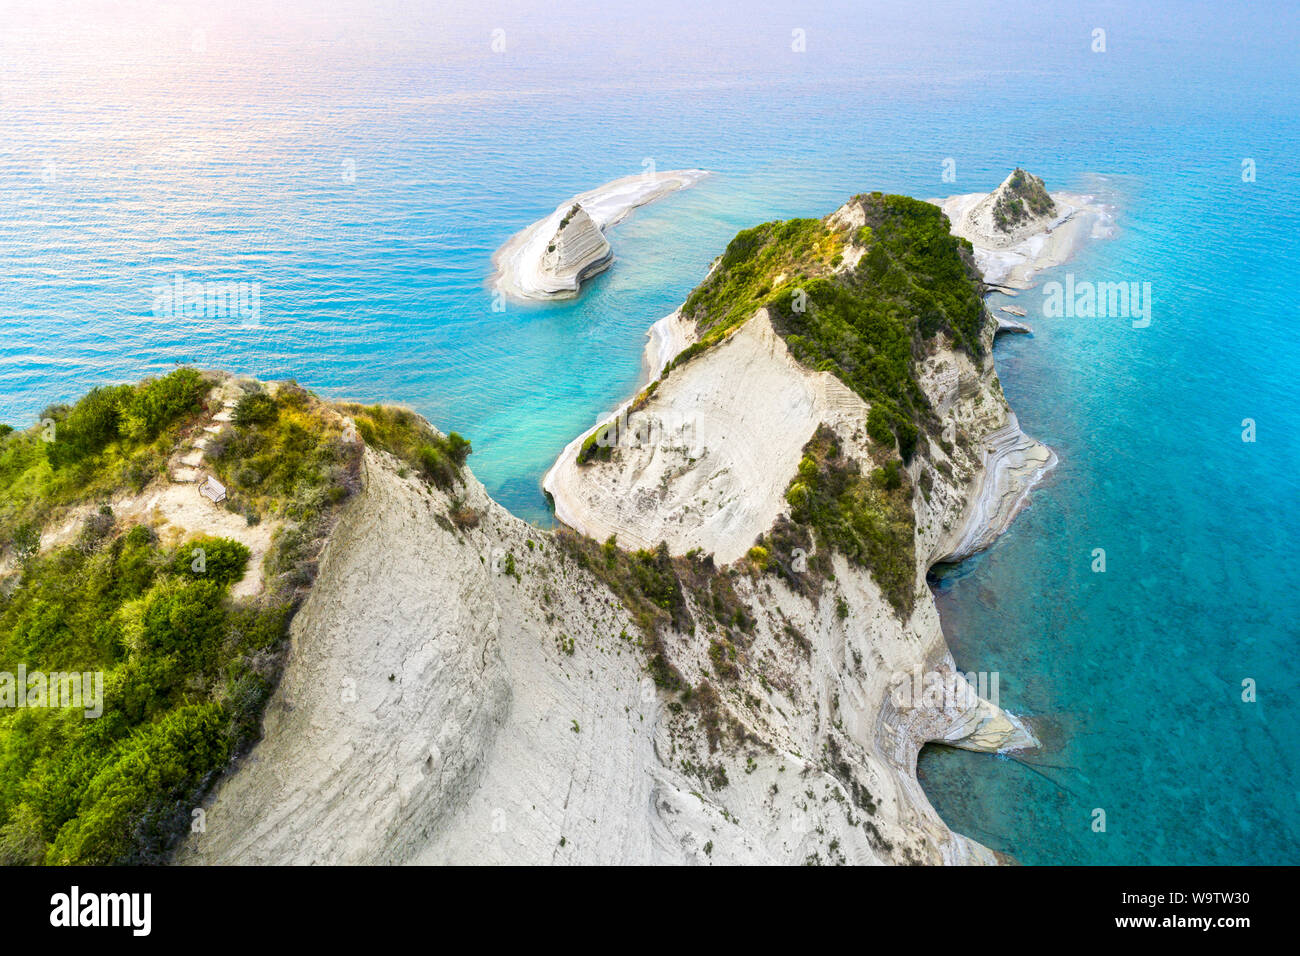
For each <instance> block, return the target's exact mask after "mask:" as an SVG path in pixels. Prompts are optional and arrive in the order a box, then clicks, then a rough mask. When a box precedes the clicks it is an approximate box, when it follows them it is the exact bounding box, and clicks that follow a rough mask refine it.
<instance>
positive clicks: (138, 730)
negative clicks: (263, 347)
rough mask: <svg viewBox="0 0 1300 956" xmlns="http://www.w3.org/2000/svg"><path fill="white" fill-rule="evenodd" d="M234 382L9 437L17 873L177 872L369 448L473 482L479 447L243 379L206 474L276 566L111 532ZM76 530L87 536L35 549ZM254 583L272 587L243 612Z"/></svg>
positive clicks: (244, 552) (120, 528)
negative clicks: (150, 866)
mask: <svg viewBox="0 0 1300 956" xmlns="http://www.w3.org/2000/svg"><path fill="white" fill-rule="evenodd" d="M219 382H220V379H218V378H217V377H214V376H210V375H208V376H205V375H203V374H201V373H199V372H197V371H194V370H192V369H180V370H177V371H176V372H173V373H171V374H170V375H167V376H165V377H163V378H160V379H156V380H149V381H146V382H143V383H141V384H139V385H122V386H113V387H107V388H99V389H95V390H93V391H92V392H90V393H89V394H88V395H86V396H85V397H84V398H83V399H81V400H80V401H79V402H77V403H76V404H75V405H73V406H71V407H63V406H58V407H53V408H50V409H47V410H46V411H45V412H44V413H42V416H41V418H42V419H43V421H42V422H41V423H40V424H38V425H37V426H36V427H34V428H32V429H29V430H26V431H14V430H13V429H10V428H5V429H0V532H3V533H4V538H3V539H0V544H3V545H5V546H6V547H4V549H3V550H2V551H0V558H3V559H4V560H5V561H6V569H5V570H3V571H0V864H9V863H77V864H106V863H122V862H162V861H164V860H165V859H166V856H167V854H168V852H169V850H170V848H171V846H172V845H174V843H175V840H176V839H177V838H178V837H179V836H180V835H181V834H183V833H185V832H186V831H188V830H189V829H190V827H191V824H192V822H193V817H192V811H193V810H194V809H195V808H197V807H198V806H199V801H200V799H201V797H202V795H203V793H204V792H205V791H206V790H207V789H208V788H209V787H210V786H211V784H212V782H213V781H214V780H215V779H216V778H217V776H219V774H220V773H221V772H222V771H223V770H224V769H225V767H226V766H227V765H228V763H229V761H230V759H231V758H232V757H233V756H235V755H238V754H239V753H240V752H242V751H244V750H246V749H247V747H249V746H250V745H251V743H252V742H253V741H255V740H256V739H257V737H258V735H259V734H260V727H261V717H262V711H263V709H264V706H265V703H266V701H267V699H268V698H269V696H270V694H271V692H272V690H273V689H274V687H275V685H276V682H277V681H278V679H279V674H280V670H281V667H282V665H283V661H284V653H285V646H286V640H285V638H286V635H287V633H288V624H289V621H290V619H291V617H292V614H293V612H294V610H295V608H296V607H297V606H298V604H299V602H300V601H301V600H302V598H303V597H304V595H305V593H306V586H307V585H309V584H310V583H311V581H312V579H313V577H314V575H315V569H316V560H317V558H318V555H319V553H320V549H321V546H322V545H323V543H324V541H325V539H326V537H327V535H328V534H329V531H330V529H331V528H332V527H333V523H334V520H335V519H336V517H337V515H338V513H339V509H340V508H341V507H342V505H343V504H344V503H345V502H346V501H347V499H348V498H349V497H350V496H351V495H352V494H353V493H354V492H355V491H356V490H358V489H359V488H360V467H361V453H362V448H363V447H364V444H363V443H366V444H370V445H372V446H373V447H375V448H378V449H381V450H383V451H387V452H389V453H391V454H393V455H395V456H396V457H397V458H399V459H400V460H402V461H404V462H406V463H407V464H409V465H411V466H412V467H413V468H414V469H415V470H416V471H417V473H418V474H419V475H420V476H421V477H422V478H424V479H425V480H427V481H429V482H430V483H433V484H436V485H438V486H439V487H443V488H451V487H454V486H455V485H456V484H457V483H458V482H460V481H461V480H462V477H463V466H464V463H465V460H466V457H467V456H468V455H469V452H470V445H469V442H468V441H465V440H464V439H462V438H461V437H460V436H458V435H455V434H452V435H448V436H442V435H439V434H438V433H436V432H435V431H434V430H433V429H432V428H430V427H429V425H428V424H427V423H425V422H424V420H423V419H421V418H420V417H419V416H418V415H416V414H415V413H413V412H410V411H407V410H405V409H394V408H388V407H384V406H372V407H362V406H359V405H331V404H329V403H326V402H322V401H320V400H319V399H317V398H316V397H315V396H314V395H312V394H311V393H310V392H308V391H307V390H305V389H303V388H300V387H299V386H297V385H296V384H294V383H292V382H287V383H281V384H280V385H278V386H277V387H275V388H272V389H263V388H262V387H261V386H260V385H257V384H256V383H246V384H244V385H242V386H240V390H242V395H240V397H239V398H238V401H237V402H236V403H235V404H234V407H233V414H232V416H231V417H232V421H231V423H230V425H229V426H228V427H226V428H224V429H222V430H221V431H220V432H219V433H218V434H216V435H215V436H213V437H212V438H211V439H210V440H209V441H208V443H207V446H206V448H205V449H204V462H203V465H202V468H203V470H205V471H210V472H212V473H213V474H215V475H216V476H217V478H218V479H219V480H221V481H222V483H223V484H225V486H226V489H227V499H226V501H225V502H224V504H223V505H222V506H217V505H212V506H211V507H212V508H214V509H215V508H217V507H225V508H226V509H227V510H228V511H231V512H235V513H238V514H242V515H243V516H244V517H245V519H246V521H247V523H248V524H249V525H255V524H258V523H260V522H263V521H275V522H276V523H277V525H278V527H277V530H276V532H275V534H274V535H273V536H272V539H271V547H270V550H269V551H268V553H267V555H266V558H265V560H264V562H263V565H262V567H261V568H260V569H256V568H255V569H250V568H249V567H248V562H249V556H250V551H249V548H248V547H246V546H245V545H244V544H242V543H240V542H238V541H233V540H229V539H227V538H220V537H214V536H211V535H206V534H197V535H194V534H191V535H188V536H186V537H184V538H183V539H181V540H179V541H178V540H176V537H175V534H174V533H172V537H170V538H168V539H167V540H166V541H164V540H160V538H159V533H158V532H157V531H155V530H154V528H153V527H151V526H150V525H149V524H146V523H140V521H139V520H137V519H131V518H119V516H117V515H115V514H114V513H113V510H112V507H111V506H110V505H109V504H107V503H104V502H108V501H110V500H117V498H118V496H120V495H125V494H127V493H131V494H132V495H134V494H135V493H137V492H141V491H144V490H145V489H146V486H149V485H150V484H151V483H154V488H155V489H162V488H165V487H168V486H169V479H168V475H167V464H168V461H169V459H172V458H173V457H174V456H176V455H177V453H178V452H180V451H182V450H184V449H185V448H188V447H189V445H188V444H187V439H190V438H194V437H197V436H198V435H200V434H202V431H201V426H202V425H203V424H204V423H206V422H209V421H211V416H212V415H213V414H215V413H216V412H218V411H219V410H220V409H221V408H222V407H223V406H222V403H223V399H222V398H221V397H219V396H221V395H222V394H230V383H229V382H227V383H226V384H225V386H224V388H225V391H224V393H223V392H216V393H213V394H212V396H211V397H208V395H209V391H210V389H212V387H213V386H214V385H215V384H218V383H219ZM240 390H236V391H235V392H234V394H236V395H239V394H240ZM205 403H206V404H205ZM170 487H173V488H174V487H176V486H174V485H172V486H170ZM188 487H189V488H191V489H193V488H194V487H195V486H193V485H189V486H188ZM150 493H151V492H150ZM193 494H194V496H195V498H196V499H197V498H198V492H197V490H194V491H193ZM72 509H76V510H75V511H72ZM69 512H72V513H73V514H74V515H79V516H80V517H79V521H80V527H79V528H77V526H75V525H74V526H72V527H73V528H74V530H75V534H74V535H73V537H72V538H71V540H67V539H64V540H63V541H61V544H60V546H57V547H48V548H47V550H45V551H44V552H41V551H39V550H38V547H39V542H40V538H41V532H42V530H43V529H44V530H48V529H49V527H50V525H51V522H52V521H53V520H56V519H57V520H60V521H62V520H64V519H65V517H66V516H67V515H68V513H69ZM146 520H148V521H151V522H152V521H153V518H152V517H149V518H148V519H146ZM160 527H161V525H160ZM47 543H48V541H47ZM246 573H251V574H260V575H261V576H262V580H263V585H264V586H263V587H262V589H261V591H260V593H258V594H257V595H256V596H254V597H241V598H233V597H232V596H231V587H232V585H234V584H235V583H236V582H238V581H240V580H241V579H242V578H243V577H244V576H245V574H246ZM72 674H76V675H78V676H77V678H76V682H75V684H74V683H73V682H72V680H71V675H72ZM20 675H22V676H20ZM37 675H39V677H37ZM52 675H65V676H64V677H63V679H61V680H58V679H54V678H53V677H52ZM81 675H86V676H85V678H84V679H83V677H82V676H81ZM95 675H98V677H96V676H95ZM29 678H33V679H35V683H33V682H32V680H31V679H29ZM97 680H98V681H99V683H98V685H96V681H97ZM96 686H98V688H99V690H100V694H99V695H98V700H96V696H97V695H96V693H95V687H96ZM74 688H75V691H76V693H75V695H74V694H73V691H74ZM73 696H75V697H76V698H77V699H76V700H75V701H74V700H73V699H72V698H73ZM20 701H21V703H20ZM74 704H75V705H74ZM99 705H102V713H98V714H95V713H91V714H88V713H87V711H88V710H91V711H94V710H96V709H98V707H99Z"/></svg>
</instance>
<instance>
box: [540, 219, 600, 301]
mask: <svg viewBox="0 0 1300 956" xmlns="http://www.w3.org/2000/svg"><path fill="white" fill-rule="evenodd" d="M613 261H614V253H613V250H611V249H610V248H609V243H608V242H606V241H605V234H604V233H602V232H601V231H600V228H599V227H598V226H597V225H596V224H595V223H594V222H593V221H592V219H591V217H590V216H589V215H587V211H586V210H585V209H583V208H582V206H581V205H579V204H578V203H574V204H573V206H571V207H570V209H569V211H568V212H567V213H565V215H564V218H563V219H561V220H560V225H559V227H558V228H557V229H556V230H555V235H554V236H552V237H551V241H550V243H549V244H548V245H547V247H546V252H545V253H544V254H543V255H542V262H541V266H540V267H539V268H538V271H537V274H538V277H539V278H540V279H541V280H542V281H543V282H544V283H545V284H546V286H547V288H550V289H554V290H556V291H560V290H565V289H571V290H576V289H577V288H578V286H579V285H581V284H582V281H583V280H584V279H586V278H588V277H590V276H593V275H595V274H596V273H598V272H601V271H603V270H605V269H608V268H609V266H610V263H612V262H613Z"/></svg>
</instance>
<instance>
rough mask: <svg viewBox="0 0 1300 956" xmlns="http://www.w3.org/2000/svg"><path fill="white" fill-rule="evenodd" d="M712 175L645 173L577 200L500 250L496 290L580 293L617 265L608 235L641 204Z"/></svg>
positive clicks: (529, 295)
mask: <svg viewBox="0 0 1300 956" xmlns="http://www.w3.org/2000/svg"><path fill="white" fill-rule="evenodd" d="M707 175H708V173H707V172H705V171H704V170H702V169H675V170H671V171H669V172H663V173H659V172H646V173H641V174H638V175H634V176H624V177H623V178H622V179H616V180H614V181H613V182H609V183H606V184H605V185H603V186H599V187H597V188H596V189H592V190H588V191H587V192H584V193H580V194H578V195H577V196H574V197H573V198H572V199H570V200H568V201H567V202H565V203H561V204H560V205H559V206H557V207H556V209H555V211H554V212H553V213H551V214H550V215H549V216H547V217H545V218H544V219H539V220H538V221H537V222H535V223H533V224H532V225H530V226H528V227H527V228H525V229H521V230H520V231H519V232H517V233H515V234H514V235H513V236H511V237H510V238H509V239H508V240H507V241H506V242H505V244H504V245H502V246H501V248H500V249H498V250H497V251H496V253H495V255H493V257H492V262H493V265H494V266H495V270H496V271H495V273H494V275H493V277H492V285H493V287H495V288H497V289H499V290H501V292H503V293H504V294H506V295H508V296H510V297H512V298H515V299H561V298H571V297H573V296H575V295H577V294H578V290H579V289H580V288H581V286H582V282H583V281H584V280H585V279H587V278H589V277H590V276H592V275H595V274H597V273H598V272H601V271H603V270H604V269H607V268H609V266H610V264H611V263H612V262H613V261H614V256H613V252H612V251H611V250H610V248H609V243H608V241H607V240H606V238H605V235H604V233H605V231H606V230H607V229H609V228H611V227H612V226H615V225H617V224H618V223H620V222H622V221H623V220H624V219H625V218H627V216H628V214H629V213H631V211H632V210H633V209H636V208H637V207H638V206H644V205H645V204H646V203H650V202H654V201H655V200H656V199H662V198H663V197H664V196H667V195H669V194H671V193H674V192H676V191H677V190H679V189H685V188H687V187H688V186H693V185H695V184H696V183H698V182H699V181H700V180H701V179H703V178H704V177H706V176H707ZM575 207H577V211H576V212H575V211H574V209H575ZM562 223H563V226H562V225H561V224H562Z"/></svg>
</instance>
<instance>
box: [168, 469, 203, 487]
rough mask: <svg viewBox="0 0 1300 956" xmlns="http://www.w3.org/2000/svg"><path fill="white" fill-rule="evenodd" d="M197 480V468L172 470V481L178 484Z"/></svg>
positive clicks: (192, 482) (189, 483)
mask: <svg viewBox="0 0 1300 956" xmlns="http://www.w3.org/2000/svg"><path fill="white" fill-rule="evenodd" d="M198 480H199V472H198V469H197V468H177V469H176V470H175V471H173V472H172V481H173V482H175V483H176V484H179V485H192V484H194V482H196V481H198Z"/></svg>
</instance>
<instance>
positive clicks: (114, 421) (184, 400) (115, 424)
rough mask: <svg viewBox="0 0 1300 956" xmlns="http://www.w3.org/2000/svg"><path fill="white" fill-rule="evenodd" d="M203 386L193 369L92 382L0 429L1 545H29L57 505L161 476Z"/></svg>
mask: <svg viewBox="0 0 1300 956" xmlns="http://www.w3.org/2000/svg"><path fill="white" fill-rule="evenodd" d="M207 389H208V383H207V382H206V381H205V380H204V379H203V377H202V376H201V375H200V374H199V373H198V372H196V371H195V370H194V369H189V368H182V369H177V370H176V371H175V372H172V373H171V374H169V375H166V376H163V377H162V378H157V379H147V380H146V381H144V382H141V383H140V384H138V385H114V386H107V387H103V388H96V389H92V390H91V391H90V392H89V393H87V394H86V395H85V397H83V398H82V399H81V400H80V401H79V402H77V403H76V404H75V405H72V406H70V407H69V406H66V405H54V406H51V407H49V408H47V409H45V410H44V411H43V412H41V414H40V420H39V422H38V424H37V426H36V427H35V428H31V429H27V430H24V431H16V430H13V429H8V430H7V431H6V432H5V433H4V434H0V549H2V548H3V547H4V545H6V544H12V545H13V547H14V550H16V551H18V552H20V553H25V552H29V551H31V550H34V547H35V540H34V539H35V536H36V535H38V534H39V531H40V528H41V526H42V525H43V524H44V523H45V520H46V519H47V518H48V517H49V515H50V513H51V512H52V511H54V510H55V509H57V508H59V507H61V506H64V505H67V504H70V503H72V502H75V501H82V500H87V499H90V500H94V499H95V498H102V497H106V496H108V495H112V494H116V493H119V492H126V491H139V490H141V489H142V488H144V486H145V485H147V484H148V483H149V482H150V481H152V480H153V479H155V478H157V477H158V476H159V475H162V474H163V473H164V472H165V471H166V466H167V458H168V456H169V455H170V454H171V452H172V450H173V448H174V447H175V445H176V440H177V435H178V434H179V432H180V430H181V429H182V428H183V427H184V426H185V425H186V424H187V423H188V422H189V421H191V420H192V419H193V418H194V416H195V415H197V414H198V412H199V411H200V407H201V406H200V402H201V400H202V397H203V394H204V393H205V392H206V391H207Z"/></svg>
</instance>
